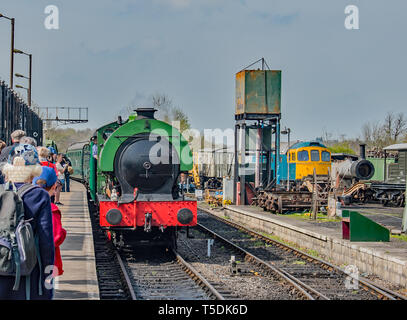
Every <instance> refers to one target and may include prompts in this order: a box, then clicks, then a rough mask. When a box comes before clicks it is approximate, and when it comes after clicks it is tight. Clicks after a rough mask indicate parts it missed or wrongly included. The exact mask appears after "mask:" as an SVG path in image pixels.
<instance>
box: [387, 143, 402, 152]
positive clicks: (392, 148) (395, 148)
mask: <svg viewBox="0 0 407 320" xmlns="http://www.w3.org/2000/svg"><path fill="white" fill-rule="evenodd" d="M383 150H386V151H387V150H389V151H401V150H407V143H397V144H392V145H391V146H387V147H385V148H383Z"/></svg>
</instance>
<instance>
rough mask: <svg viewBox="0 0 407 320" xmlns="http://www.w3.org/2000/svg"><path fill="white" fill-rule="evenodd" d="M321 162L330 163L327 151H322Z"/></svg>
mask: <svg viewBox="0 0 407 320" xmlns="http://www.w3.org/2000/svg"><path fill="white" fill-rule="evenodd" d="M322 161H324V162H330V161H331V156H330V154H329V152H328V151H322Z"/></svg>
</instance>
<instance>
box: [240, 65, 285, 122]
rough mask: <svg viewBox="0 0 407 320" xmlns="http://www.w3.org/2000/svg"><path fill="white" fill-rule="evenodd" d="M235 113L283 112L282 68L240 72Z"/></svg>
mask: <svg viewBox="0 0 407 320" xmlns="http://www.w3.org/2000/svg"><path fill="white" fill-rule="evenodd" d="M235 113H236V114H237V115H238V114H265V115H266V114H277V115H278V114H281V70H266V71H264V70H243V71H240V72H238V73H237V74H236V112H235Z"/></svg>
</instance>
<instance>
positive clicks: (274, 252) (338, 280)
mask: <svg viewBox="0 0 407 320" xmlns="http://www.w3.org/2000/svg"><path fill="white" fill-rule="evenodd" d="M198 219H199V220H198V221H199V222H200V223H201V224H203V225H204V226H207V227H208V228H210V229H212V230H214V231H216V232H218V233H220V234H221V235H222V236H224V237H225V238H227V239H229V240H231V241H233V242H234V243H236V244H237V245H239V246H241V247H243V248H245V249H246V250H247V251H249V252H250V253H252V254H254V255H256V256H258V257H259V258H261V259H263V260H265V261H267V262H269V263H271V264H274V265H275V266H277V267H279V268H282V269H284V270H286V271H287V272H289V273H290V274H292V275H293V276H295V277H297V278H299V279H300V280H301V281H303V282H305V283H306V284H308V285H310V286H311V287H313V288H315V289H316V290H318V291H320V292H322V293H323V294H325V295H326V296H328V297H329V298H330V299H346V300H348V299H349V300H369V299H376V297H375V296H373V295H372V294H370V293H368V292H366V291H365V290H363V289H361V288H360V289H359V290H352V289H347V288H346V286H345V278H346V277H345V276H344V275H342V274H338V273H337V272H335V271H329V270H326V269H324V268H322V267H320V266H319V265H317V264H315V263H313V262H309V261H307V260H305V259H303V258H301V257H299V256H296V255H295V254H294V253H292V252H288V251H285V250H282V249H281V248H278V247H276V246H274V245H269V244H266V243H265V242H264V241H262V240H259V239H257V238H252V237H251V236H250V235H248V234H246V233H245V232H243V231H240V230H237V229H235V228H233V227H231V226H228V225H226V224H225V223H223V222H221V221H218V220H215V219H214V218H212V217H210V216H208V215H207V214H205V213H200V214H199V218H198Z"/></svg>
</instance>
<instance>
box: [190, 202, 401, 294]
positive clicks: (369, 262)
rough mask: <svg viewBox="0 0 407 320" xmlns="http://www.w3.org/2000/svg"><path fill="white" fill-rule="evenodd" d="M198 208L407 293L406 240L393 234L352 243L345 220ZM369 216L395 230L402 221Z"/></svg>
mask: <svg viewBox="0 0 407 320" xmlns="http://www.w3.org/2000/svg"><path fill="white" fill-rule="evenodd" d="M198 207H199V209H202V210H204V211H207V212H210V213H212V214H214V215H216V216H219V217H221V218H226V219H227V220H230V221H232V222H235V223H238V224H241V225H244V226H245V227H248V228H251V229H253V230H255V231H259V232H262V233H265V234H267V235H269V236H271V237H275V238H276V239H277V240H280V241H283V242H286V243H288V244H290V245H292V246H295V247H297V248H300V249H302V250H303V251H305V252H307V253H308V254H311V255H314V256H316V257H319V258H322V259H324V260H326V261H328V262H330V263H332V264H335V265H338V266H340V267H342V268H345V267H346V266H348V265H353V266H356V267H357V269H358V271H359V274H360V275H362V276H363V277H365V278H369V279H372V280H374V281H379V282H380V281H383V280H384V282H388V283H390V284H391V285H394V286H395V287H397V288H399V290H400V292H401V293H403V294H406V293H407V290H406V289H407V242H406V241H402V240H400V239H397V238H395V237H391V239H390V242H350V241H349V240H344V239H342V224H341V221H332V220H328V221H313V220H310V219H304V218H298V217H294V216H292V215H291V216H290V215H275V214H272V213H269V212H265V211H263V209H261V208H258V207H255V206H235V205H228V206H226V207H225V208H223V209H212V208H210V207H209V205H207V204H206V203H204V202H201V203H200V204H199V206H198ZM368 211H369V210H368ZM367 216H368V217H369V218H371V219H372V220H375V221H377V222H378V223H381V222H383V221H386V222H391V223H389V224H388V225H386V224H385V223H384V225H385V226H386V227H388V228H389V229H394V228H395V227H396V225H397V221H398V220H397V219H398V217H386V216H384V215H383V214H381V215H380V214H376V215H374V214H368V215H367ZM385 218H387V219H385ZM389 219H390V221H389ZM198 222H199V217H198Z"/></svg>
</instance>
